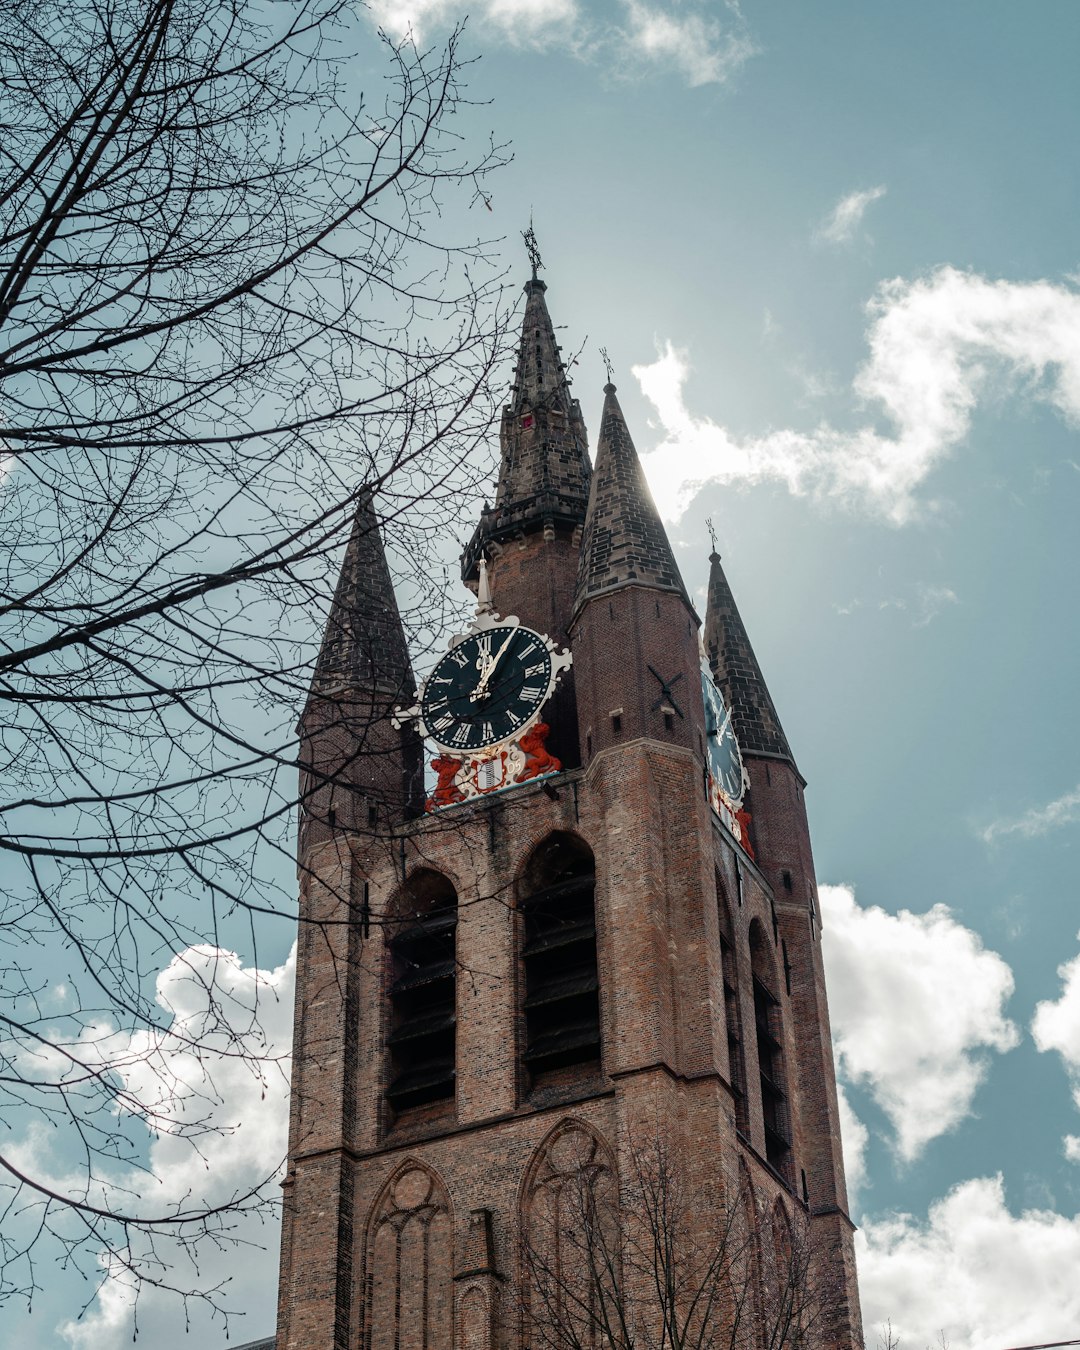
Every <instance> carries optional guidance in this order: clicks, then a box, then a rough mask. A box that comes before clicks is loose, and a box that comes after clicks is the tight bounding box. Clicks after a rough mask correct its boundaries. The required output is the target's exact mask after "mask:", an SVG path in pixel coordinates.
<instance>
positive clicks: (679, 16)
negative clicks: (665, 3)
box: [623, 0, 757, 87]
mask: <svg viewBox="0 0 1080 1350" xmlns="http://www.w3.org/2000/svg"><path fill="white" fill-rule="evenodd" d="M623 8H624V9H625V11H626V17H627V28H626V31H625V34H624V39H625V41H626V44H627V47H628V48H629V50H630V51H631V52H632V53H633V55H634V56H635V57H637V58H638V59H639V60H642V61H645V62H650V63H651V62H656V63H658V64H662V65H666V66H670V67H672V68H673V69H675V70H678V71H679V72H680V73H681V74H683V75H684V76H685V77H686V81H687V83H688V84H689V85H690V86H691V87H694V86H697V85H702V84H722V83H723V82H724V81H725V80H727V79H728V78H730V76H731V75H732V74H734V72H735V71H736V70H738V68H739V67H740V66H741V65H743V64H744V62H746V61H747V60H748V59H749V58H750V57H751V56H753V55H754V53H755V51H756V50H757V49H756V47H755V45H754V43H753V41H752V40H751V38H750V37H749V35H748V33H747V32H746V30H745V28H744V27H743V25H742V22H741V16H740V15H739V12H738V9H737V8H736V7H735V6H728V9H729V14H730V17H731V20H732V25H731V26H730V27H724V26H723V25H722V24H721V23H720V22H719V20H718V19H717V18H716V17H715V15H714V14H712V13H709V12H708V11H707V10H704V9H699V10H696V11H695V10H690V9H688V8H686V7H685V6H677V7H673V8H667V7H661V6H660V5H656V4H647V3H645V2H644V0H623Z"/></svg>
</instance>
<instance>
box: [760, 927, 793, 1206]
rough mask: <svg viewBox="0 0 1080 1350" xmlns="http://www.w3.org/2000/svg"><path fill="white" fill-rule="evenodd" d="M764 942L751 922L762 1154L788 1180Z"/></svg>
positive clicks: (777, 1020) (785, 1115)
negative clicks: (762, 1130) (762, 1133)
mask: <svg viewBox="0 0 1080 1350" xmlns="http://www.w3.org/2000/svg"><path fill="white" fill-rule="evenodd" d="M767 943H768V939H767V938H766V936H765V931H764V929H763V928H762V926H761V924H760V922H759V921H758V920H757V919H755V920H754V921H753V923H752V924H751V925H750V968H751V970H752V972H753V981H754V1026H755V1031H756V1034H757V1052H758V1074H759V1077H760V1080H761V1114H762V1117H763V1120H764V1124H765V1156H766V1158H767V1159H768V1161H769V1163H770V1164H771V1165H772V1166H773V1167H774V1168H776V1170H777V1171H778V1172H779V1173H780V1174H781V1175H782V1176H784V1177H788V1179H789V1180H790V1177H789V1176H788V1174H789V1172H790V1170H791V1127H790V1123H789V1120H790V1115H789V1109H788V1100H787V1093H786V1091H785V1086H784V1059H783V1046H784V1043H783V1025H782V1022H781V1016H780V1000H779V999H778V998H777V996H776V993H775V988H776V986H775V978H776V977H775V972H774V970H773V964H772V961H771V959H770V957H769V951H768V946H767Z"/></svg>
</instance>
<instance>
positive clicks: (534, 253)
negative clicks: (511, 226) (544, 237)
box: [521, 215, 544, 281]
mask: <svg viewBox="0 0 1080 1350" xmlns="http://www.w3.org/2000/svg"><path fill="white" fill-rule="evenodd" d="M521 237H522V239H524V240H525V252H526V253H527V254H528V255H529V262H531V263H532V274H533V281H535V280H536V274H537V272H538V271H539V270H540V268H541V267H543V265H544V264H543V263H542V262H541V261H540V245H539V244H538V243H537V242H536V231H535V230H534V229H533V223H532V216H531V215H530V216H529V228H528V229H527V230H522V232H521Z"/></svg>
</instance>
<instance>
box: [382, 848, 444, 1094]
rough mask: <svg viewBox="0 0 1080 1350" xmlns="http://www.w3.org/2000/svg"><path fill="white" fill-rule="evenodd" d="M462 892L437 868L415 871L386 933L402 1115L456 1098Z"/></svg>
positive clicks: (393, 1068) (395, 1085) (392, 1074)
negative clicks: (458, 975) (459, 911)
mask: <svg viewBox="0 0 1080 1350" xmlns="http://www.w3.org/2000/svg"><path fill="white" fill-rule="evenodd" d="M456 938H457V892H456V891H455V890H454V886H453V883H452V882H451V881H450V879H449V878H448V877H446V876H444V875H443V873H441V872H436V871H434V870H433V869H432V868H426V867H424V868H419V869H418V870H417V871H415V872H413V873H412V875H411V876H410V877H409V879H408V881H407V882H406V884H405V886H404V887H403V888H402V891H401V893H400V894H399V896H398V897H397V901H396V903H395V904H394V906H392V908H391V914H390V926H389V929H388V934H387V950H388V958H389V959H388V967H389V968H388V972H387V979H388V984H389V1028H388V1034H387V1045H388V1048H389V1052H390V1065H389V1074H388V1079H389V1085H388V1087H387V1091H386V1095H387V1098H388V1099H389V1101H390V1104H391V1105H392V1106H393V1108H394V1109H395V1111H399V1112H400V1111H404V1110H408V1109H409V1108H410V1107H414V1106H422V1105H424V1104H425V1103H428V1102H435V1101H440V1100H445V1099H447V1098H452V1097H453V1095H454V1085H455V1081H456V1063H455V1049H456V1039H457V1038H456V1030H457V942H456Z"/></svg>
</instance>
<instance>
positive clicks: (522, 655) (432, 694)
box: [420, 625, 554, 754]
mask: <svg viewBox="0 0 1080 1350" xmlns="http://www.w3.org/2000/svg"><path fill="white" fill-rule="evenodd" d="M553 684H554V670H553V666H552V660H551V648H550V645H549V643H548V641H547V639H546V638H543V637H541V636H540V634H539V633H534V632H533V631H532V630H531V629H529V628H522V627H519V626H510V625H505V626H502V627H497V628H488V629H486V630H484V631H483V632H479V633H470V634H469V636H468V637H466V638H465V639H464V640H463V641H461V642H459V643H458V644H457V646H455V647H452V648H451V649H450V651H448V652H447V653H446V655H445V656H444V657H443V658H442V660H441V661H440V662H439V664H438V665H437V666H436V667H435V669H434V670H433V671H432V672H431V675H430V676H429V677H428V680H427V683H426V684H425V685H424V695H423V698H422V699H421V702H420V711H421V716H422V717H423V720H424V727H425V729H426V730H427V733H428V735H429V736H430V737H431V738H432V740H433V741H435V743H436V744H437V745H440V746H442V747H443V749H445V750H449V751H451V752H454V753H457V754H461V753H462V752H465V753H468V752H471V751H477V750H484V749H486V748H487V747H489V746H492V745H498V743H499V742H500V741H505V740H507V739H508V738H509V737H511V736H516V735H518V734H519V733H520V732H521V731H522V730H523V729H524V728H525V726H526V725H527V724H528V723H529V722H532V721H533V720H534V719H535V718H536V717H537V715H538V714H539V712H540V708H541V706H542V704H543V703H544V701H545V700H546V698H547V697H548V695H549V694H550V693H551V689H552V685H553Z"/></svg>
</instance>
